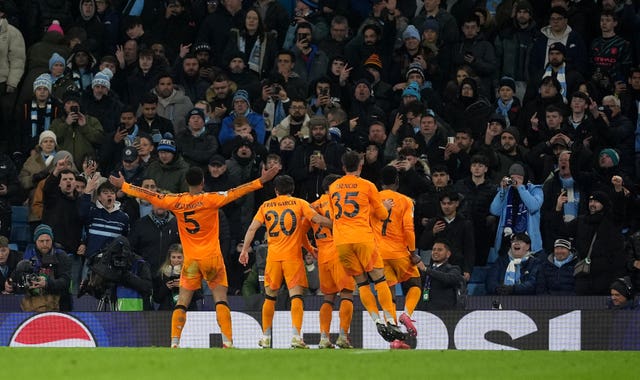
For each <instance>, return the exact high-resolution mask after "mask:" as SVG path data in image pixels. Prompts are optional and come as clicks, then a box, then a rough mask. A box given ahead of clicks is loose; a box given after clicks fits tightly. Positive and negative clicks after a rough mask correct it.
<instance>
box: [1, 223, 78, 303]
mask: <svg viewBox="0 0 640 380" xmlns="http://www.w3.org/2000/svg"><path fill="white" fill-rule="evenodd" d="M33 240H34V242H35V247H30V248H28V249H27V251H26V252H25V254H24V259H23V260H22V261H20V262H19V263H18V265H17V267H16V269H15V270H14V271H13V273H12V274H11V279H10V280H9V281H8V283H7V284H5V291H6V292H7V293H20V292H22V291H24V298H23V299H22V302H21V304H20V307H21V308H22V311H35V312H43V311H57V310H60V311H71V293H69V285H70V282H71V259H70V258H69V257H68V256H67V253H66V252H65V251H63V250H62V249H60V248H57V247H55V246H54V245H53V230H51V227H49V226H48V225H46V224H40V225H39V226H38V227H36V229H35V231H34V233H33Z"/></svg>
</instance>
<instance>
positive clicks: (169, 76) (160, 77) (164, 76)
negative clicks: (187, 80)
mask: <svg viewBox="0 0 640 380" xmlns="http://www.w3.org/2000/svg"><path fill="white" fill-rule="evenodd" d="M162 78H171V81H172V82H174V83H175V80H174V79H173V76H172V75H171V74H170V73H169V72H168V71H165V72H163V73H160V74H158V77H157V78H156V84H158V83H160V79H162Z"/></svg>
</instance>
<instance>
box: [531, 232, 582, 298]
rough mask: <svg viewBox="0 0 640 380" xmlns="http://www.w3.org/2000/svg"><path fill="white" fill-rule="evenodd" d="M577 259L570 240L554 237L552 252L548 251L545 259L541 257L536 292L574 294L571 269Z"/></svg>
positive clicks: (559, 294)
mask: <svg viewBox="0 0 640 380" xmlns="http://www.w3.org/2000/svg"><path fill="white" fill-rule="evenodd" d="M541 259H542V258H541ZM577 261H578V258H577V257H576V255H575V253H574V252H573V251H572V249H571V242H570V241H569V240H566V239H556V241H555V242H554V243H553V253H550V254H549V255H548V256H547V258H546V260H544V259H542V266H541V268H540V272H539V275H540V277H539V278H538V280H537V285H536V286H537V287H538V288H537V290H536V294H549V295H552V296H573V295H575V294H576V290H575V278H574V277H573V270H574V268H575V264H576V262H577Z"/></svg>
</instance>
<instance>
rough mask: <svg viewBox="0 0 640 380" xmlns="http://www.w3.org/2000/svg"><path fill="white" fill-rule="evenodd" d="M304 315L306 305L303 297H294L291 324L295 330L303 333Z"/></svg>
mask: <svg viewBox="0 0 640 380" xmlns="http://www.w3.org/2000/svg"><path fill="white" fill-rule="evenodd" d="M303 314H304V303H303V302H302V296H294V297H293V298H291V324H292V325H293V328H294V329H296V330H297V331H298V335H300V331H302V316H303Z"/></svg>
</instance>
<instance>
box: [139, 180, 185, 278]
mask: <svg viewBox="0 0 640 380" xmlns="http://www.w3.org/2000/svg"><path fill="white" fill-rule="evenodd" d="M147 181H148V180H147ZM147 181H143V183H142V185H143V186H146V187H144V188H148V190H151V191H156V190H157V188H156V187H155V186H153V187H152V186H149V183H148V182H147ZM140 202H141V203H142V202H143V200H140ZM129 242H130V244H131V249H133V251H134V252H137V253H138V254H139V255H140V256H142V258H143V259H144V261H146V262H147V263H148V264H149V268H150V269H151V273H158V271H160V270H163V269H164V268H163V263H162V261H163V258H164V257H165V256H164V255H163V252H167V251H168V250H169V251H170V250H171V247H172V246H173V245H174V244H176V243H179V242H180V240H179V237H178V227H177V222H176V218H175V217H174V216H173V214H172V213H170V212H169V211H167V210H166V209H164V208H162V207H159V206H152V211H151V213H149V214H148V215H146V216H144V217H142V218H140V219H138V220H137V221H135V223H133V224H132V227H131V233H130V234H129Z"/></svg>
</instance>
